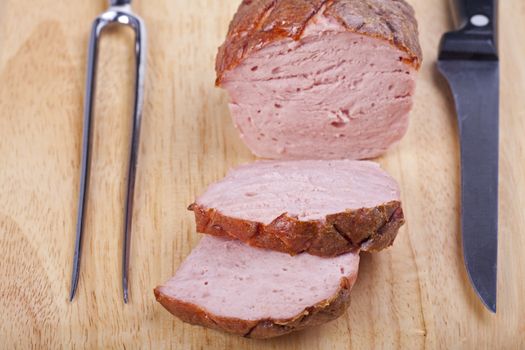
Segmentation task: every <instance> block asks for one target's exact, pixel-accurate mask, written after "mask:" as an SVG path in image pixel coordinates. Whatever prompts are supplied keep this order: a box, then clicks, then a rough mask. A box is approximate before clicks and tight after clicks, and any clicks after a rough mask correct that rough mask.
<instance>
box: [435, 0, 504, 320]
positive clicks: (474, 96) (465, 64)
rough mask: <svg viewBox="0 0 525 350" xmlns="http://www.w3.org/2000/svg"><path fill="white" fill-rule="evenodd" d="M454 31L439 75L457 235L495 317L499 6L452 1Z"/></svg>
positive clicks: (442, 52)
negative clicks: (451, 144)
mask: <svg viewBox="0 0 525 350" xmlns="http://www.w3.org/2000/svg"><path fill="white" fill-rule="evenodd" d="M453 7H454V10H455V17H456V24H457V27H458V29H457V30H455V31H452V32H448V33H445V35H443V37H442V38H441V43H440V48H439V59H438V69H439V71H440V72H441V73H442V74H443V76H444V77H445V78H446V79H447V81H448V83H449V86H450V89H451V91H452V95H453V96H454V101H455V104H456V112H457V119H458V126H459V138H460V147H461V231H462V241H463V257H464V260H465V266H466V268H467V272H468V275H469V277H470V281H471V283H472V285H473V287H474V289H475V290H476V292H477V294H478V295H479V297H480V298H481V300H482V301H483V303H484V304H485V306H486V307H487V308H488V309H489V310H490V311H492V312H496V289H497V288H496V286H497V260H498V259H497V256H498V138H499V137H498V133H499V131H498V124H499V116H498V110H499V62H498V48H497V1H496V0H454V3H453Z"/></svg>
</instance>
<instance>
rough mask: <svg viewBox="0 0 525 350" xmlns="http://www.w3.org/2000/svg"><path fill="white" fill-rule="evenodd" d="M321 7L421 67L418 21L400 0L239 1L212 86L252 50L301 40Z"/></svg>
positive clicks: (335, 17)
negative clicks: (392, 47)
mask: <svg viewBox="0 0 525 350" xmlns="http://www.w3.org/2000/svg"><path fill="white" fill-rule="evenodd" d="M321 9H323V15H325V16H328V17H332V18H334V19H336V20H337V21H338V22H339V23H341V24H342V25H343V26H345V27H346V29H347V30H348V31H351V32H355V33H359V34H364V35H369V36H372V37H375V38H379V39H383V40H386V41H388V42H390V43H391V44H392V45H394V46H396V47H397V48H399V49H400V50H403V51H405V52H406V53H407V54H408V56H409V59H408V60H407V63H408V64H411V65H413V66H414V67H415V68H416V69H418V68H419V66H420V65H421V60H422V53H421V47H420V46H419V40H418V29H417V21H416V18H415V16H414V10H413V8H412V7H411V6H410V5H409V4H408V3H406V2H405V1H404V0H243V1H242V3H241V4H240V5H239V8H238V9H237V12H236V13H235V15H234V17H233V20H232V21H231V23H230V26H229V29H228V34H227V35H226V40H225V41H224V43H223V44H222V45H221V46H220V47H219V52H218V54H217V59H216V61H215V71H216V73H217V79H216V84H217V85H220V82H221V80H222V77H223V75H224V73H225V72H226V71H228V70H231V69H233V68H235V67H236V66H237V65H238V64H239V63H240V62H241V61H242V60H243V59H244V58H246V57H247V56H248V55H249V54H250V53H251V52H252V51H254V50H260V49H261V48H262V47H264V46H266V45H267V44H269V43H271V42H274V41H277V40H281V39H284V38H292V39H294V40H299V39H300V37H301V34H302V33H303V30H304V28H305V27H306V25H307V24H308V21H309V20H310V19H311V18H312V17H313V16H314V15H316V14H317V13H318V12H319V11H320V10H321Z"/></svg>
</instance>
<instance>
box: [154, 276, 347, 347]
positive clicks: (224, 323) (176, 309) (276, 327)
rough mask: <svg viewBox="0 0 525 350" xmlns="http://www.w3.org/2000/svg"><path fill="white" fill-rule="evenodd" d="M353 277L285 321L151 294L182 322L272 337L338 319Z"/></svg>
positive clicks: (344, 309) (237, 332)
mask: <svg viewBox="0 0 525 350" xmlns="http://www.w3.org/2000/svg"><path fill="white" fill-rule="evenodd" d="M356 278H357V273H356V274H354V275H351V276H349V277H343V278H341V282H340V286H339V289H338V290H337V292H336V293H335V295H334V296H333V297H332V298H330V299H326V300H323V301H321V302H319V303H317V304H315V305H313V306H311V307H308V308H306V309H304V310H303V312H301V313H299V314H298V315H296V316H294V317H292V318H288V319H272V318H269V319H260V320H254V321H249V320H242V319H238V318H230V317H221V316H217V315H214V314H212V313H210V312H208V311H206V310H204V309H202V308H201V307H199V306H197V305H195V304H191V303H187V302H184V301H181V300H178V299H175V298H172V297H170V296H168V295H166V294H164V293H162V290H161V289H162V288H161V287H160V286H159V287H156V288H155V289H154V290H153V292H154V294H155V298H156V299H157V301H158V302H159V303H160V304H161V305H162V306H164V307H165V308H166V309H167V310H168V311H169V312H170V313H171V314H173V315H174V316H176V317H178V318H179V319H181V320H182V321H184V322H186V323H190V324H193V325H200V326H204V327H208V328H212V329H216V330H220V331H224V332H228V333H233V334H236V335H240V336H243V337H247V338H258V339H263V338H272V337H277V336H280V335H284V334H287V333H290V332H293V331H298V330H301V329H303V328H306V327H311V326H315V325H319V324H322V323H326V322H328V321H331V320H334V319H336V318H338V317H339V316H341V315H342V314H343V313H344V312H345V311H346V309H347V308H348V306H349V305H350V290H351V289H352V286H353V284H354V282H355V280H356Z"/></svg>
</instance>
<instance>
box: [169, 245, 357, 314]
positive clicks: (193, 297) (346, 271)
mask: <svg viewBox="0 0 525 350" xmlns="http://www.w3.org/2000/svg"><path fill="white" fill-rule="evenodd" d="M358 265H359V255H358V254H355V253H347V254H344V255H341V256H338V257H335V258H320V257H317V256H313V255H309V254H300V255H297V256H293V257H292V256H290V255H288V254H284V253H279V252H275V251H271V250H265V249H259V248H252V247H249V246H247V245H245V244H242V243H241V242H239V241H232V240H225V239H223V238H218V237H213V236H205V237H203V238H202V240H201V241H200V243H199V244H198V245H197V247H196V248H195V249H194V250H193V251H192V252H191V254H190V255H189V256H188V257H187V259H186V260H185V261H184V262H183V263H182V265H181V266H180V268H179V270H178V271H177V273H176V274H175V276H174V277H173V278H171V279H170V280H169V281H168V282H166V283H165V284H164V285H163V286H161V287H160V291H161V293H163V294H166V295H168V296H170V297H172V298H175V299H177V300H180V301H183V302H187V303H191V304H194V305H197V306H199V307H201V308H202V309H204V310H206V311H208V312H210V313H212V314H214V315H217V316H222V317H229V318H239V319H243V320H259V319H265V318H274V319H286V318H291V317H294V316H296V315H298V314H299V313H301V312H302V311H303V310H304V309H305V308H307V307H310V306H313V305H315V304H316V303H319V302H321V301H323V300H326V299H330V298H331V297H333V296H334V295H335V293H336V292H337V290H338V288H339V286H340V281H341V278H342V277H347V278H349V279H350V281H351V283H353V282H354V280H355V278H356V276H357V270H358Z"/></svg>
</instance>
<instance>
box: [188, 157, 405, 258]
mask: <svg viewBox="0 0 525 350" xmlns="http://www.w3.org/2000/svg"><path fill="white" fill-rule="evenodd" d="M188 209H190V210H192V211H193V212H194V214H195V220H196V223H197V231H198V232H201V233H207V234H211V235H215V236H222V237H230V238H236V239H239V240H241V241H243V242H245V243H248V244H249V245H251V246H255V247H260V248H268V249H272V250H277V251H281V252H286V253H289V254H292V255H294V254H299V253H302V252H307V253H310V254H313V255H318V256H336V255H339V254H343V253H346V252H350V251H352V250H356V249H361V250H365V251H378V250H381V249H384V248H386V247H388V246H390V245H391V244H392V243H393V241H394V239H395V237H396V235H397V232H398V229H399V227H401V225H403V223H404V217H403V210H402V209H401V202H400V198H399V189H398V185H397V183H396V181H395V180H394V179H393V178H392V177H391V176H389V175H388V174H387V173H386V172H384V171H383V170H382V169H381V168H380V167H379V165H378V164H376V163H373V162H369V161H353V160H299V161H257V162H254V163H251V164H245V165H241V166H239V167H237V168H236V169H233V170H231V171H230V172H229V173H228V175H227V176H226V177H225V178H224V179H222V180H221V181H219V182H216V183H214V184H212V185H211V186H209V187H208V189H207V190H206V191H205V193H203V194H202V195H201V196H199V197H198V198H197V200H196V201H195V203H193V204H192V205H190V206H189V208H188Z"/></svg>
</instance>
